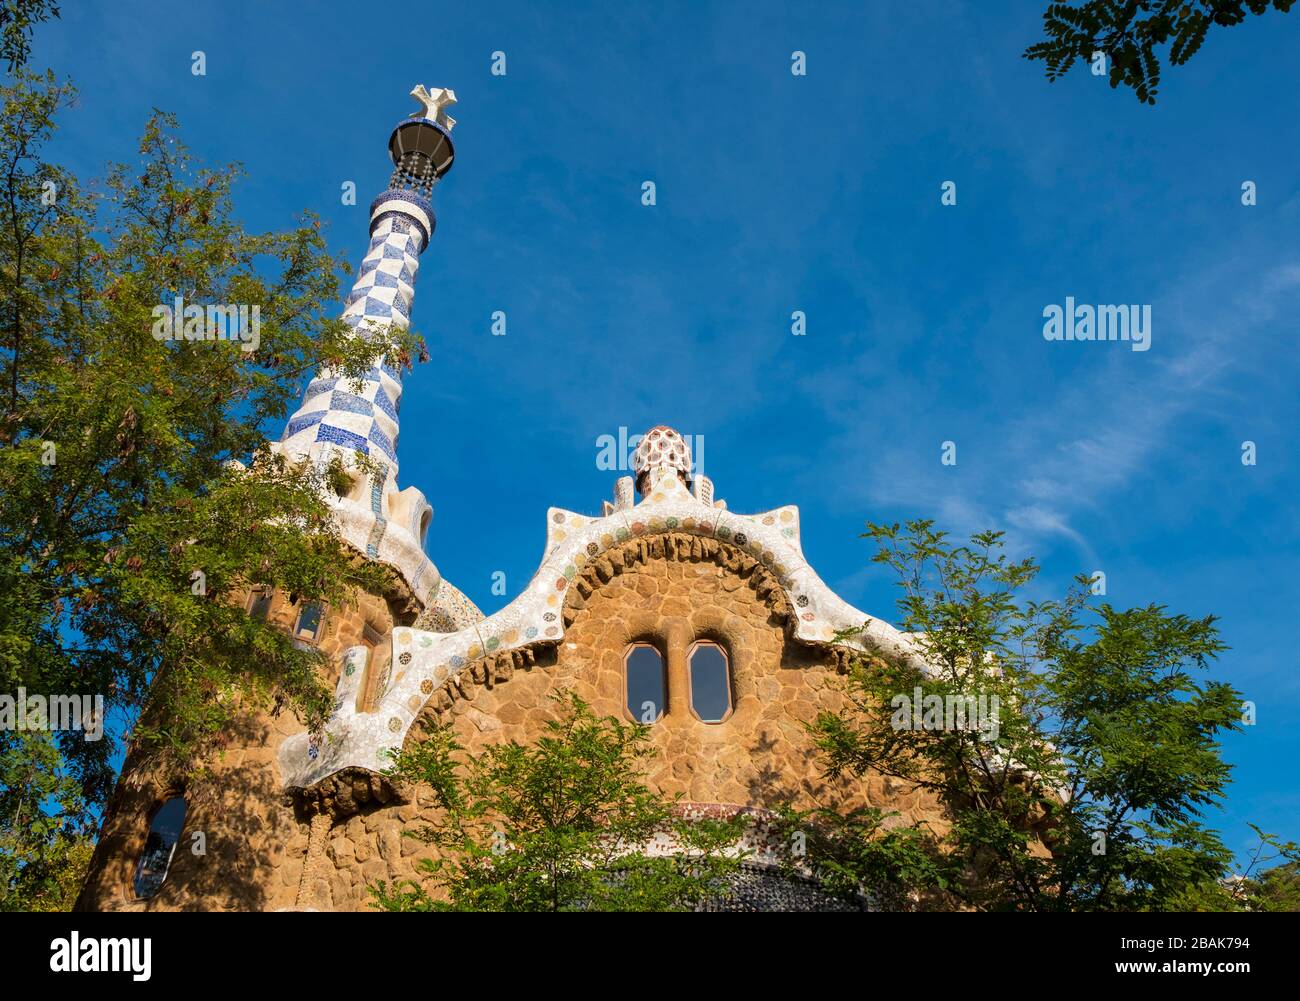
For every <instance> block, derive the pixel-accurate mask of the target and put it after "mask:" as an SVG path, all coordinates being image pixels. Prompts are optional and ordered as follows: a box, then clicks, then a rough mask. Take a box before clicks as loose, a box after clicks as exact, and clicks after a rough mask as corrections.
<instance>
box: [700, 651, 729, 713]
mask: <svg viewBox="0 0 1300 1001" xmlns="http://www.w3.org/2000/svg"><path fill="white" fill-rule="evenodd" d="M691 708H692V709H694V710H695V715H696V716H698V717H699V718H700V719H702V720H704V722H705V723H721V722H722V721H723V720H724V719H726V718H727V713H729V712H731V671H730V669H729V668H728V666H727V654H726V652H725V651H723V649H722V647H720V646H718V645H717V644H716V643H700V644H699V645H698V646H696V647H695V648H694V649H692V650H691Z"/></svg>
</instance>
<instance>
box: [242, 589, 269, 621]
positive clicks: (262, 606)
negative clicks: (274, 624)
mask: <svg viewBox="0 0 1300 1001" xmlns="http://www.w3.org/2000/svg"><path fill="white" fill-rule="evenodd" d="M274 598H275V592H274V591H273V590H271V588H269V587H255V588H253V590H252V593H251V594H249V596H248V614H249V615H251V616H252V617H253V618H255V619H257V621H259V622H265V621H266V617H267V616H268V615H270V614H271V601H272V599H274Z"/></svg>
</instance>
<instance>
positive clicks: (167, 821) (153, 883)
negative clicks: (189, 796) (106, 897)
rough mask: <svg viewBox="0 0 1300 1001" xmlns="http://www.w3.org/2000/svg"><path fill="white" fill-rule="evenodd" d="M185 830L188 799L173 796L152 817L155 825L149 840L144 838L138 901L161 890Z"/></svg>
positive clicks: (137, 883)
mask: <svg viewBox="0 0 1300 1001" xmlns="http://www.w3.org/2000/svg"><path fill="white" fill-rule="evenodd" d="M184 826H185V797H184V796H173V797H172V798H171V799H169V800H167V802H165V803H164V804H163V805H162V806H160V807H159V808H158V812H157V813H155V814H154V815H153V823H151V824H150V825H149V836H148V837H147V838H145V842H144V851H143V852H141V853H140V864H139V865H138V866H137V867H136V870H135V895H136V896H137V897H140V898H141V899H144V898H146V897H152V896H153V895H154V894H155V893H157V892H158V891H159V890H160V889H161V888H162V885H163V881H164V880H165V879H166V878H167V870H168V869H170V868H171V864H172V855H174V854H175V852H176V843H177V842H178V841H180V839H181V829H182V828H183V827H184Z"/></svg>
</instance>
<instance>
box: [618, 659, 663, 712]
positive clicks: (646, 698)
mask: <svg viewBox="0 0 1300 1001" xmlns="http://www.w3.org/2000/svg"><path fill="white" fill-rule="evenodd" d="M623 667H624V671H623V674H624V681H625V683H624V690H625V691H626V693H627V711H628V713H629V714H630V715H631V717H632V718H633V719H634V720H636V721H637V722H638V723H654V722H656V721H657V720H658V719H659V717H661V716H662V715H663V714H664V711H665V710H666V709H667V708H668V682H667V679H666V678H665V677H664V659H663V657H661V656H660V655H659V651H658V650H656V649H655V648H654V647H652V646H651V645H650V644H649V643H633V644H632V645H631V646H630V647H628V648H627V653H626V654H624V656H623Z"/></svg>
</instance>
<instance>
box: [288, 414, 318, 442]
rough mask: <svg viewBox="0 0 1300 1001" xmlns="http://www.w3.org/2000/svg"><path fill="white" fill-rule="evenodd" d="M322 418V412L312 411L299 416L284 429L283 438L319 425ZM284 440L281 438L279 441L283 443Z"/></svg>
mask: <svg viewBox="0 0 1300 1001" xmlns="http://www.w3.org/2000/svg"><path fill="white" fill-rule="evenodd" d="M324 416H325V411H324V410H313V411H312V412H311V413H307V414H299V415H298V416H297V417H295V418H294V419H293V420H291V421H290V422H289V423H288V425H287V426H286V427H285V429H284V438H291V437H293V436H294V435H296V434H297V433H298V432H299V431H305V430H307V428H309V427H311V426H312V425H313V424H319V423H320V422H321V420H322V418H324ZM284 438H281V439H280V440H281V441H283V440H284Z"/></svg>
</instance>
